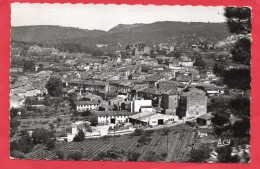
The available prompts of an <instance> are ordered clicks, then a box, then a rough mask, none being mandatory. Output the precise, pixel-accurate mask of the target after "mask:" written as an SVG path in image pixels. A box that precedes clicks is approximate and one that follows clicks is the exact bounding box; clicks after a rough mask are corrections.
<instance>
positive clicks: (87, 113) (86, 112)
mask: <svg viewBox="0 0 260 169" xmlns="http://www.w3.org/2000/svg"><path fill="white" fill-rule="evenodd" d="M81 115H82V116H90V115H91V111H90V110H86V111H84V112H82V114H81Z"/></svg>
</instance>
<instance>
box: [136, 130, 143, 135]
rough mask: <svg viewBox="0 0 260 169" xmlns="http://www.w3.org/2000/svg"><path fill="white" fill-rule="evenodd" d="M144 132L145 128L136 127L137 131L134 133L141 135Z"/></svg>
mask: <svg viewBox="0 0 260 169" xmlns="http://www.w3.org/2000/svg"><path fill="white" fill-rule="evenodd" d="M143 133H144V130H143V129H135V132H134V134H135V135H136V136H140V135H142V134H143Z"/></svg>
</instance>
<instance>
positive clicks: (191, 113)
mask: <svg viewBox="0 0 260 169" xmlns="http://www.w3.org/2000/svg"><path fill="white" fill-rule="evenodd" d="M206 113H207V96H206V95H205V92H204V91H202V90H200V89H196V88H190V89H189V90H188V91H186V92H184V93H183V94H182V95H180V99H179V106H178V109H177V112H176V114H177V115H178V116H179V117H180V118H184V119H189V118H195V117H198V116H201V115H203V114H206Z"/></svg>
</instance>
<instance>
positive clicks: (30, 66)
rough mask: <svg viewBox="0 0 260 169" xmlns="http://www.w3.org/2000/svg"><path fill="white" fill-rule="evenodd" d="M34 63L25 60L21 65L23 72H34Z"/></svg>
mask: <svg viewBox="0 0 260 169" xmlns="http://www.w3.org/2000/svg"><path fill="white" fill-rule="evenodd" d="M34 68H35V63H34V61H33V60H25V61H24V64H23V71H24V72H27V71H34Z"/></svg>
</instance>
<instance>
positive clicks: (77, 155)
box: [67, 151, 82, 161]
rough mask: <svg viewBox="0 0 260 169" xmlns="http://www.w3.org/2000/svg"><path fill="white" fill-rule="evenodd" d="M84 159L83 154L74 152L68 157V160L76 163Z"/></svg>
mask: <svg viewBox="0 0 260 169" xmlns="http://www.w3.org/2000/svg"><path fill="white" fill-rule="evenodd" d="M81 158H82V153H81V152H78V151H77V152H73V153H70V154H69V155H68V157H67V159H68V160H75V161H78V160H80V159H81Z"/></svg>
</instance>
